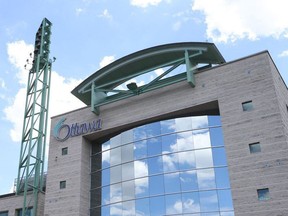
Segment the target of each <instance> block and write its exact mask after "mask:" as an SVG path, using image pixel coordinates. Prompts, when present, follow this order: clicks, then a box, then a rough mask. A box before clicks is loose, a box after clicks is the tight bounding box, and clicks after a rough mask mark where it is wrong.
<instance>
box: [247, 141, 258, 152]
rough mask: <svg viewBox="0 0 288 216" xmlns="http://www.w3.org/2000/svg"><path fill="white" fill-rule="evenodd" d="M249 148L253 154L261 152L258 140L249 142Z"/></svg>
mask: <svg viewBox="0 0 288 216" xmlns="http://www.w3.org/2000/svg"><path fill="white" fill-rule="evenodd" d="M249 150H250V153H251V154H254V153H258V152H261V146H260V143H259V142H257V143H251V144H249Z"/></svg>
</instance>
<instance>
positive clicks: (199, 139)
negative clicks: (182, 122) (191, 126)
mask: <svg viewBox="0 0 288 216" xmlns="http://www.w3.org/2000/svg"><path fill="white" fill-rule="evenodd" d="M193 140H194V148H195V149H201V148H209V147H211V142H210V135H209V130H207V129H205V130H204V129H203V130H195V131H193Z"/></svg>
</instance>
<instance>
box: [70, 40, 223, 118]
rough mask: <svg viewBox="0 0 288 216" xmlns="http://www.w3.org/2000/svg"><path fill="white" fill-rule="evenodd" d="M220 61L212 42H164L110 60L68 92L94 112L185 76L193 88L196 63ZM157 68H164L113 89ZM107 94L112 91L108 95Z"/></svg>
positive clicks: (183, 78)
mask: <svg viewBox="0 0 288 216" xmlns="http://www.w3.org/2000/svg"><path fill="white" fill-rule="evenodd" d="M224 62H225V60H224V58H223V57H222V55H221V54H220V52H219V51H218V49H217V48H216V46H215V45H214V44H213V43H196V42H185V43H175V44H166V45H162V46H157V47H152V48H148V49H145V50H142V51H138V52H136V53H133V54H130V55H128V56H125V57H123V58H121V59H119V60H116V61H114V62H112V63H111V64H109V65H107V66H106V67H104V68H101V69H100V70H98V71H97V72H95V73H94V74H93V75H91V76H90V77H88V78H87V79H86V80H84V81H83V82H82V83H81V84H80V85H79V86H77V87H76V88H75V89H74V90H73V91H72V94H74V95H75V96H76V97H78V98H79V99H80V100H81V101H83V102H84V103H85V104H87V105H90V106H91V111H92V112H94V113H96V114H97V115H98V114H99V113H100V106H103V105H105V104H108V103H112V102H115V101H118V100H122V99H125V98H128V97H132V96H135V95H138V94H142V93H145V92H148V91H152V90H155V89H157V88H162V87H164V86H167V85H171V84H173V83H176V82H180V81H183V80H185V79H186V80H187V81H188V83H189V84H190V85H191V86H192V87H195V78H194V73H195V71H197V70H199V68H197V67H198V65H206V67H207V66H208V67H210V66H211V65H212V64H222V63H224ZM180 65H183V66H186V70H185V71H183V72H182V73H181V74H177V75H174V76H171V77H168V78H167V75H168V74H171V73H172V72H173V71H175V69H176V68H178V67H179V66H180ZM160 68H161V69H163V68H165V69H167V68H168V69H167V70H166V71H165V72H164V73H163V74H161V75H159V76H158V77H156V78H155V79H154V80H152V81H151V82H149V83H147V84H145V85H143V86H137V84H135V83H130V84H128V85H127V88H128V89H127V90H118V89H115V88H117V87H118V86H120V85H121V84H124V83H125V82H127V81H129V80H131V79H132V78H135V77H137V76H140V75H143V74H147V73H150V72H152V71H154V70H156V69H160ZM111 93H113V94H112V95H111Z"/></svg>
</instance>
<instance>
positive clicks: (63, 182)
mask: <svg viewBox="0 0 288 216" xmlns="http://www.w3.org/2000/svg"><path fill="white" fill-rule="evenodd" d="M64 188H66V181H60V189H64Z"/></svg>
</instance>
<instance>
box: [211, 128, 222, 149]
mask: <svg viewBox="0 0 288 216" xmlns="http://www.w3.org/2000/svg"><path fill="white" fill-rule="evenodd" d="M210 139H211V144H212V146H224V140H223V135H222V128H221V127H215V128H210Z"/></svg>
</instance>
